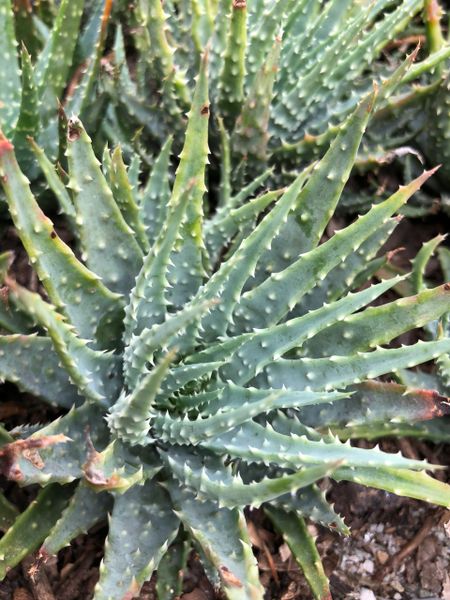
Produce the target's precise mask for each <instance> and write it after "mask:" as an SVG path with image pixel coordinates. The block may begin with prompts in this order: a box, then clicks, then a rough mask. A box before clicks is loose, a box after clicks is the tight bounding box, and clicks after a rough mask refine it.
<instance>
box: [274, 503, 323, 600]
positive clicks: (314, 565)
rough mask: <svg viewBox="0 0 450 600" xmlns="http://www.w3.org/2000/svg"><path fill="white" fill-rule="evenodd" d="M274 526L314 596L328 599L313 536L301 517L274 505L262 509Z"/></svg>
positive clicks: (320, 599) (319, 598)
mask: <svg viewBox="0 0 450 600" xmlns="http://www.w3.org/2000/svg"><path fill="white" fill-rule="evenodd" d="M264 510H265V512H266V513H267V515H268V516H269V517H270V520H271V521H272V523H273V524H274V525H275V528H276V529H277V530H278V531H279V532H280V533H281V535H282V536H283V539H284V541H285V542H286V543H287V545H288V546H289V548H290V550H291V552H292V554H293V556H294V558H295V560H296V561H297V563H298V564H299V566H300V568H301V569H302V571H303V573H304V575H305V577H306V579H307V581H308V583H309V586H310V588H311V591H312V592H313V595H314V598H316V599H317V600H330V598H331V593H330V587H329V585H328V579H327V576H326V575H325V571H324V569H323V565H322V561H321V559H320V555H319V553H318V551H317V548H316V544H315V543H314V538H313V537H312V535H311V534H310V533H309V531H308V528H307V526H306V523H305V521H304V520H303V518H302V517H300V516H298V515H296V514H295V513H292V512H289V513H287V512H285V511H284V510H280V509H277V508H274V507H272V506H271V507H267V508H265V509H264Z"/></svg>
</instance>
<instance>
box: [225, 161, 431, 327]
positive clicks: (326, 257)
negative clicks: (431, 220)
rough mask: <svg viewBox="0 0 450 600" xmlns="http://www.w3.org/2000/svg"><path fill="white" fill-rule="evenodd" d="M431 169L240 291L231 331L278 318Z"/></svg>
mask: <svg viewBox="0 0 450 600" xmlns="http://www.w3.org/2000/svg"><path fill="white" fill-rule="evenodd" d="M319 164H321V163H319ZM433 173H434V170H432V171H426V172H424V173H423V174H422V175H421V176H420V177H418V178H417V179H415V180H414V181H412V182H411V183H409V184H408V185H407V186H405V187H401V188H400V189H399V190H398V192H396V193H395V194H393V195H392V196H391V197H390V198H388V199H387V200H385V201H384V202H382V203H380V204H378V205H376V206H374V207H373V208H372V209H371V210H370V211H369V212H368V213H366V214H365V215H364V216H362V217H360V218H359V219H358V220H357V221H355V222H354V223H352V224H351V225H349V226H348V227H346V228H345V229H341V230H340V231H337V232H336V233H335V234H334V236H333V237H332V238H330V239H329V240H328V241H327V242H325V243H323V244H321V245H320V246H318V247H317V248H315V249H313V250H311V251H309V252H307V253H305V254H302V255H301V256H300V257H298V258H297V259H296V260H295V262H293V263H292V264H291V265H290V266H289V267H287V268H286V269H284V271H281V272H279V273H273V274H272V275H271V276H270V277H268V278H267V279H266V281H264V283H262V284H261V285H259V286H257V287H256V288H254V289H253V290H251V291H249V292H247V293H246V294H244V295H243V296H242V298H241V300H240V302H239V303H238V304H237V306H236V308H235V311H234V315H233V320H234V326H233V331H237V332H241V331H251V330H253V329H255V328H261V327H267V326H269V325H272V324H275V323H277V322H279V321H280V319H282V318H283V317H284V316H285V315H286V314H287V313H288V312H289V311H290V310H292V309H293V308H294V307H295V305H296V304H297V302H299V300H301V298H302V297H303V296H304V295H305V294H306V293H308V292H309V291H310V290H311V289H312V288H313V287H315V286H316V282H317V281H319V280H321V279H323V278H324V277H325V276H326V275H327V274H328V273H329V272H330V270H331V269H333V268H334V267H336V266H337V265H338V264H339V263H341V262H342V261H344V260H345V258H346V257H347V256H348V255H350V254H353V253H354V252H355V250H357V248H358V247H359V246H360V245H361V244H362V243H363V242H364V241H365V240H366V239H367V238H368V237H369V236H370V235H371V234H372V232H373V227H374V226H375V227H376V226H380V224H383V223H384V222H386V221H387V220H388V219H389V218H390V217H391V216H392V214H393V213H394V212H395V211H396V210H398V208H400V207H401V206H402V205H403V204H404V203H405V202H406V201H407V200H408V198H410V196H412V194H413V193H414V192H415V191H417V190H418V189H419V188H420V186H421V185H422V184H423V183H424V182H425V181H426V180H427V179H428V178H429V177H430V176H431V175H432V174H433ZM310 202H311V203H312V202H313V199H312V198H311V199H310ZM279 203H280V201H278V203H277V206H278V204H279ZM286 243H287V244H288V247H290V245H289V243H288V242H286Z"/></svg>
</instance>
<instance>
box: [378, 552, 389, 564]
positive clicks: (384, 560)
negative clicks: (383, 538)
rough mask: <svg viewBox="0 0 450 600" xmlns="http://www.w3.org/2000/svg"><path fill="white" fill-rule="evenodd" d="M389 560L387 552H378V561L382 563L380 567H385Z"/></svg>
mask: <svg viewBox="0 0 450 600" xmlns="http://www.w3.org/2000/svg"><path fill="white" fill-rule="evenodd" d="M388 560H389V554H388V553H387V552H385V551H384V550H378V551H377V561H378V562H379V563H380V565H385V564H386V563H387V561H388Z"/></svg>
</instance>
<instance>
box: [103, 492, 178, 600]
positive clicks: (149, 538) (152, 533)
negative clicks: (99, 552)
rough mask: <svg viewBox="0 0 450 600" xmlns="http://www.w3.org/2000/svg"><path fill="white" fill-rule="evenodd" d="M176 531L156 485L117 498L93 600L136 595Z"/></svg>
mask: <svg viewBox="0 0 450 600" xmlns="http://www.w3.org/2000/svg"><path fill="white" fill-rule="evenodd" d="M178 528H179V520H178V518H177V517H176V516H175V514H174V512H173V511H172V508H171V506H170V500H169V497H168V495H167V493H166V492H165V491H164V490H163V489H162V488H161V487H160V486H159V485H158V484H157V483H156V482H154V481H147V482H146V483H145V484H144V485H140V486H139V485H136V486H134V487H132V488H131V489H130V490H128V491H127V492H126V493H125V494H123V495H121V496H117V497H116V498H115V499H114V508H113V511H112V515H111V518H110V525H109V533H108V538H107V541H106V551H105V557H104V559H103V561H102V563H101V564H100V580H99V582H98V583H97V585H96V587H95V594H94V598H95V600H122V599H123V598H125V597H127V595H130V597H132V596H133V595H135V594H138V593H139V590H140V588H141V585H142V584H143V583H144V581H146V580H147V579H150V577H151V575H152V573H153V571H154V570H155V569H156V568H157V567H158V564H159V562H160V560H161V558H162V556H163V555H164V554H165V552H166V551H167V548H168V546H169V544H170V543H171V542H172V541H173V540H174V538H175V536H176V534H177V531H178Z"/></svg>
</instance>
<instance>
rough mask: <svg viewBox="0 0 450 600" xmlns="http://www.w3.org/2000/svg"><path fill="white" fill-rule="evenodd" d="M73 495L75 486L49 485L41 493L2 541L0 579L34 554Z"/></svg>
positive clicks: (0, 545)
mask: <svg viewBox="0 0 450 600" xmlns="http://www.w3.org/2000/svg"><path fill="white" fill-rule="evenodd" d="M72 493H73V485H65V486H60V485H58V484H53V485H49V486H47V487H46V488H44V489H43V490H41V491H40V492H39V494H38V496H37V498H36V500H33V502H31V504H30V505H29V506H28V508H27V509H26V510H25V511H24V512H23V513H22V514H21V515H20V516H19V517H18V518H17V519H16V521H15V522H14V525H12V527H10V528H9V529H8V531H7V532H6V533H5V535H4V536H3V537H2V539H1V540H0V579H4V577H5V575H6V573H7V571H8V570H9V569H11V568H12V567H15V566H16V565H17V564H18V563H19V562H20V561H21V560H22V559H23V558H25V557H26V556H27V555H28V554H31V552H33V551H34V550H36V549H37V548H38V547H39V545H40V544H41V542H42V540H43V539H44V538H45V537H46V536H47V535H48V532H49V531H50V530H51V528H52V527H53V526H54V524H55V523H56V521H57V520H58V518H59V516H60V514H61V512H62V511H63V509H64V508H65V506H66V504H67V501H68V500H69V498H70V497H71V495H72Z"/></svg>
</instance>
